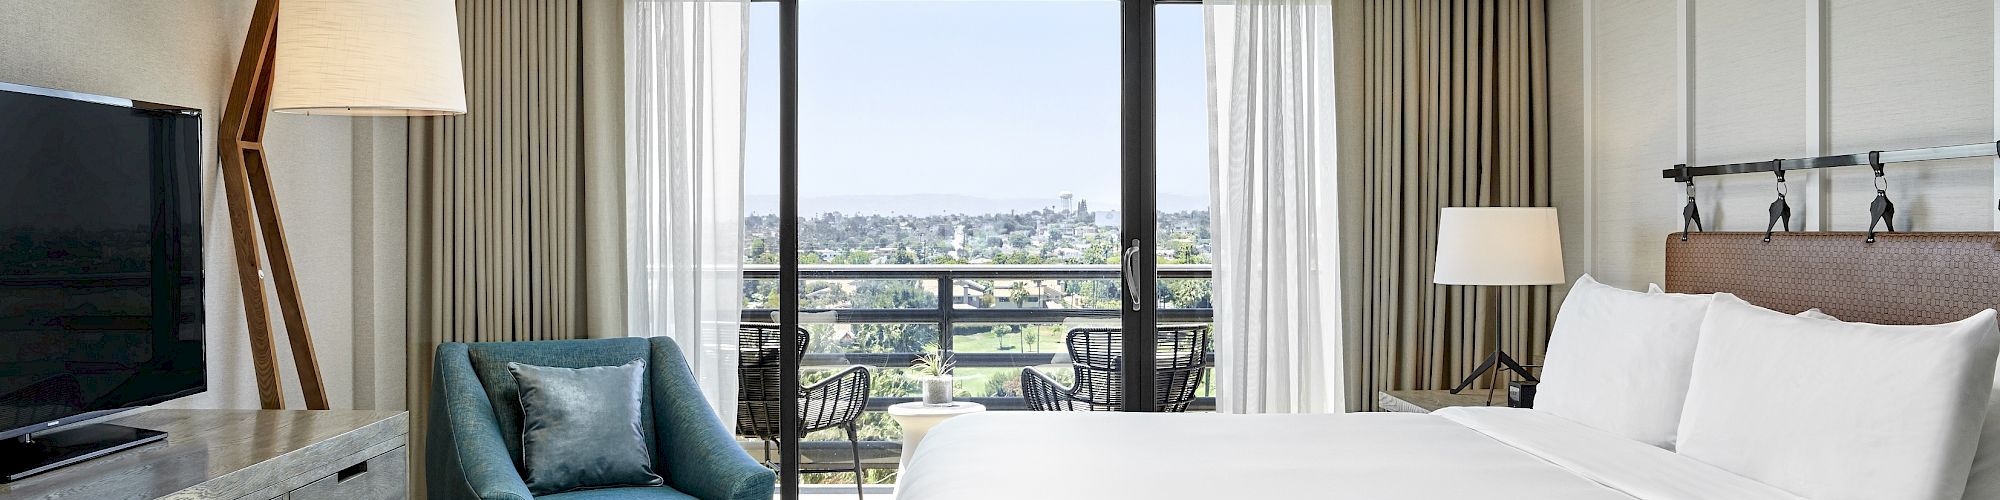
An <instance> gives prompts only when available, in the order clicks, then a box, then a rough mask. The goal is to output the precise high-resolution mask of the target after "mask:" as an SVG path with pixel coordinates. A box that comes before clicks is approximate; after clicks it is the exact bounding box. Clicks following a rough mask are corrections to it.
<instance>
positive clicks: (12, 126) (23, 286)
mask: <svg viewBox="0 0 2000 500" xmlns="http://www.w3.org/2000/svg"><path fill="white" fill-rule="evenodd" d="M200 150H201V113H200V111H198V110H195V109H190V108H185V107H178V106H167V105H160V104H154V103H147V102H139V101H133V100H129V99H118V98H110V97H102V96H93V95H86V94H78V93H73V92H65V91H60V90H52V89H44V88H38V87H29V86H25V85H15V84H8V83H0V439H9V438H15V439H19V438H23V437H33V436H31V433H38V432H42V431H47V430H51V429H54V428H56V427H59V426H62V425H65V424H69V423H73V422H77V421H81V420H86V419H91V418H95V417H98V416H102V415H105V414H109V413H114V412H118V411H122V410H126V409H130V408H133V407H137V406H143V405H149V404H153V403H158V402H162V401H166V400H169V399H174V398H178V397H182V396H187V395H190V394H195V393H198V392H201V391H203V390H204V389H205V388H206V379H205V373H204V366H203V359H202V323H203V314H202V241H201V240H202V232H201V211H200V205H201V157H200V154H201V153H200Z"/></svg>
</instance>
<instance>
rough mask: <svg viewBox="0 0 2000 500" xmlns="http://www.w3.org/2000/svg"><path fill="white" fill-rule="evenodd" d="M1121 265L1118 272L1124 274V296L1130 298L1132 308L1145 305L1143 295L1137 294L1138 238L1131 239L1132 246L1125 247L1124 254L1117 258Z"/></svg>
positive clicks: (1135, 309)
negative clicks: (1120, 269) (1120, 270)
mask: <svg viewBox="0 0 2000 500" xmlns="http://www.w3.org/2000/svg"><path fill="white" fill-rule="evenodd" d="M1118 265H1119V266H1120V267H1122V268H1123V269H1122V271H1123V272H1120V273H1119V274H1122V275H1124V276H1125V296H1127V297H1131V298H1132V310H1134V311H1137V310H1139V308H1141V307H1143V306H1144V305H1145V297H1140V296H1139V295H1140V294H1139V240H1132V246H1128V247H1125V256H1124V257H1123V258H1120V259H1119V260H1118Z"/></svg>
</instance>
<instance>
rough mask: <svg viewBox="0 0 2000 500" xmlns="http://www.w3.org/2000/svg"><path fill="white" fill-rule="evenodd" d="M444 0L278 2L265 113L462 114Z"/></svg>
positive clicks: (454, 26)
mask: <svg viewBox="0 0 2000 500" xmlns="http://www.w3.org/2000/svg"><path fill="white" fill-rule="evenodd" d="M455 8H456V7H455V6H454V4H453V2H452V0H285V1H283V2H280V3H279V4H278V9H279V10H278V48H277V50H278V53H277V58H276V62H275V64H276V67H275V68H273V77H272V81H271V85H272V89H271V110H272V111H277V112H282V113H304V114H327V115H364V116H431V115H455V114H463V113H465V73H464V69H463V67H462V66H460V65H459V52H458V19H457V14H456V12H454V10H455Z"/></svg>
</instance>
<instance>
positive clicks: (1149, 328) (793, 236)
mask: <svg viewBox="0 0 2000 500" xmlns="http://www.w3.org/2000/svg"><path fill="white" fill-rule="evenodd" d="M751 1H774V2H777V3H778V12H779V15H778V16H779V19H778V30H779V33H778V78H779V80H780V82H779V84H778V141H779V144H778V177H779V179H778V197H779V200H778V218H779V222H778V233H779V234H778V240H779V247H780V250H779V253H778V296H779V297H783V299H781V301H780V304H781V305H780V307H779V311H778V324H779V329H780V332H781V333H780V334H781V335H782V336H783V337H782V344H783V345H784V346H786V347H787V348H790V346H793V345H797V341H798V337H797V335H799V310H798V296H799V258H798V257H799V241H798V237H799V222H798V221H799V199H798V197H799V165H798V159H799V156H798V139H799V121H798V104H799V85H798V84H799V60H798V58H799V56H798V54H799V2H800V1H801V0H751ZM1118 2H1119V3H1120V6H1119V16H1118V18H1119V21H1118V25H1119V87H1120V92H1119V184H1120V185H1119V196H1120V200H1119V211H1120V213H1121V220H1120V222H1119V226H1120V227H1119V233H1120V234H1119V248H1120V249H1121V250H1122V253H1121V254H1120V255H1121V259H1120V262H1123V263H1124V265H1125V267H1124V270H1125V271H1124V272H1125V273H1126V276H1125V279H1124V282H1125V284H1126V286H1121V287H1120V289H1122V290H1123V291H1124V293H1123V295H1124V298H1123V301H1122V302H1121V303H1120V305H1119V313H1120V314H1119V316H1120V319H1121V324H1122V325H1123V327H1124V328H1123V330H1124V331H1123V332H1122V338H1121V342H1122V345H1121V346H1120V347H1121V354H1123V357H1124V359H1128V360H1133V359H1138V360H1151V359H1154V357H1155V355H1156V354H1157V352H1158V349H1157V346H1156V345H1155V343H1154V340H1155V338H1156V337H1157V336H1158V326H1159V324H1158V319H1159V312H1158V309H1159V279H1158V276H1159V263H1158V259H1157V258H1156V257H1155V255H1157V254H1156V252H1157V249H1158V242H1157V241H1156V234H1157V233H1158V231H1159V215H1158V205H1157V204H1158V201H1159V200H1158V198H1159V194H1158V192H1157V191H1158V172H1159V166H1158V164H1157V162H1156V160H1157V158H1156V154H1155V142H1156V140H1155V137H1154V132H1155V130H1156V127H1155V124H1156V122H1157V113H1156V109H1155V105H1156V104H1157V102H1156V89H1157V86H1156V82H1155V77H1156V75H1155V72H1156V62H1157V61H1156V60H1155V57H1154V54H1155V47H1156V45H1157V44H1158V40H1156V39H1155V30H1154V27H1155V25H1156V24H1155V22H1154V19H1155V17H1156V12H1155V9H1156V8H1157V6H1158V5H1167V4H1194V5H1199V4H1201V2H1200V1H1199V0H1118ZM1122 256H1134V257H1137V258H1136V259H1132V260H1131V261H1129V262H1127V261H1126V259H1123V257H1122ZM939 334H941V335H950V334H951V332H948V331H944V332H939ZM781 359H782V360H783V362H782V363H783V364H782V366H783V374H782V375H781V376H780V383H781V384H783V385H784V388H785V391H786V392H787V394H786V397H785V398H784V401H783V402H782V403H781V405H780V411H781V412H782V413H781V418H782V419H783V422H781V424H782V426H781V427H782V429H781V432H780V433H779V445H778V448H779V455H780V458H779V461H778V463H779V465H778V485H779V487H778V493H779V498H781V499H783V500H798V498H799V446H798V445H799V440H800V439H801V438H803V437H804V436H802V435H800V434H801V433H800V432H799V430H798V426H799V425H800V423H801V422H800V420H801V418H800V417H799V407H798V405H799V399H798V398H799V396H800V394H799V392H798V391H799V363H798V357H796V356H792V355H789V353H788V354H787V355H785V356H781ZM1156 368H1157V367H1156V365H1155V364H1154V363H1129V364H1127V365H1126V366H1124V367H1123V370H1122V371H1123V373H1124V384H1125V394H1126V395H1127V396H1126V397H1125V398H1124V410H1125V411H1130V412H1152V411H1159V408H1158V405H1156V404H1155V403H1156V402H1155V401H1154V398H1152V397H1132V395H1135V394H1136V395H1150V394H1153V393H1154V392H1155V390H1156V387H1157V385H1156V382H1155V380H1154V375H1155V373H1156V372H1155V370H1156ZM855 480H856V481H859V480H860V478H855Z"/></svg>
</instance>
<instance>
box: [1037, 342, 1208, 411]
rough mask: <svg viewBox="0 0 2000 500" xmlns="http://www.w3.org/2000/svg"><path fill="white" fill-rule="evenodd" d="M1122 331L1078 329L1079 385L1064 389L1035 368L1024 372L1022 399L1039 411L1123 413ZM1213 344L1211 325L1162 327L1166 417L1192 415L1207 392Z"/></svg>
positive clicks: (1161, 389) (1073, 356)
mask: <svg viewBox="0 0 2000 500" xmlns="http://www.w3.org/2000/svg"><path fill="white" fill-rule="evenodd" d="M1120 337H1121V335H1120V329H1118V328H1077V329H1073V330H1070V331H1069V334H1068V335H1066V336H1065V337H1064V339H1063V340H1064V342H1065V343H1067V344H1069V356H1070V360H1071V361H1072V362H1073V363H1074V366H1075V371H1076V385H1074V386H1071V387H1063V386H1062V384H1060V383H1057V382H1056V381H1055V379H1052V378H1049V376H1048V375H1046V374H1043V373H1042V372H1041V371H1039V370H1036V369H1034V368H1033V367H1029V368H1022V369H1021V397H1022V398H1023V399H1026V400H1027V403H1028V409H1030V410H1035V411H1119V410H1122V409H1123V405H1124V402H1125V401H1124V400H1125V389H1124V381H1123V380H1124V379H1123V378H1122V373H1121V371H1120V369H1119V362H1120V360H1121V358H1120V354H1119V352H1120V349H1121V347H1120V343H1119V342H1120V340H1121V339H1120ZM1209 341H1210V336H1209V330H1208V326H1207V325H1161V326H1160V333H1159V337H1158V338H1157V342H1156V345H1157V346H1158V350H1159V356H1158V357H1157V359H1158V361H1159V368H1158V369H1157V371H1156V372H1155V373H1156V375H1155V376H1154V380H1155V381H1156V382H1155V388H1156V389H1157V390H1156V391H1155V392H1154V394H1153V401H1154V402H1155V403H1157V404H1158V405H1159V408H1160V411H1163V412H1184V411H1187V407H1188V403H1190V402H1193V401H1194V396H1195V391H1196V390H1198V389H1200V388H1201V379H1202V375H1203V373H1204V371H1205V370H1203V369H1202V368H1203V365H1204V364H1205V362H1206V360H1207V357H1208V356H1207V355H1208V345H1209Z"/></svg>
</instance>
